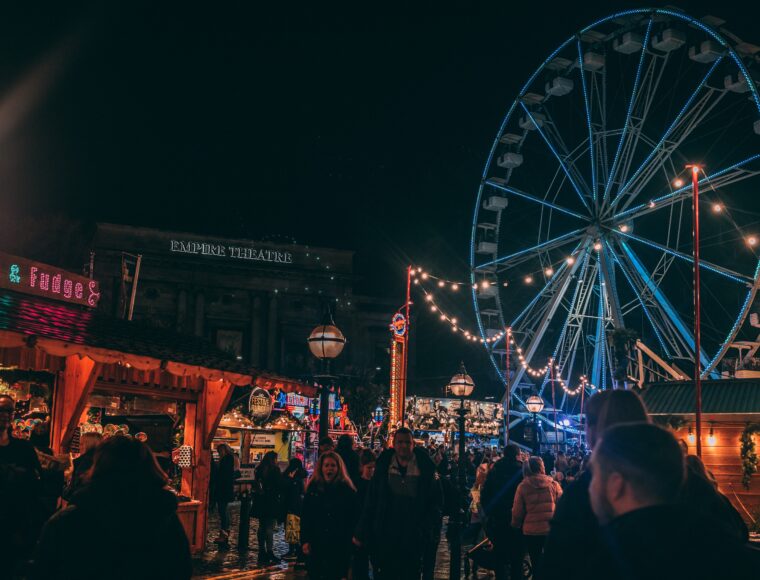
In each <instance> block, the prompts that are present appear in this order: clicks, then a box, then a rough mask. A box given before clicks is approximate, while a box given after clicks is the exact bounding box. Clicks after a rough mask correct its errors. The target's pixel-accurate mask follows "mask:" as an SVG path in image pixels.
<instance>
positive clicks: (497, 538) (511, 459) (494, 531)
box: [480, 445, 523, 578]
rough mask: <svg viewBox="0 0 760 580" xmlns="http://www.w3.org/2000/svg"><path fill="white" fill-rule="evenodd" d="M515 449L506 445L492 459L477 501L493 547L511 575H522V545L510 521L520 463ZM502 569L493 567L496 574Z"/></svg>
mask: <svg viewBox="0 0 760 580" xmlns="http://www.w3.org/2000/svg"><path fill="white" fill-rule="evenodd" d="M518 453H519V450H518V448H517V447H516V446H514V445H509V446H508V447H507V448H506V449H505V450H504V457H502V458H501V459H499V460H498V461H497V462H496V463H494V465H493V467H492V468H491V470H490V471H489V472H488V476H487V477H486V481H485V483H484V484H483V489H482V490H481V492H480V505H481V506H482V508H483V512H484V513H485V515H486V534H487V535H488V538H489V539H490V540H491V542H492V543H493V545H494V550H496V551H497V553H499V554H503V555H504V556H505V561H504V563H503V564H504V566H505V567H506V565H507V564H508V565H509V569H510V576H511V578H522V561H523V549H522V542H521V541H520V531H519V530H515V529H514V528H512V526H511V525H510V524H511V522H512V504H513V503H514V501H515V492H516V491H517V486H518V485H520V482H521V481H522V463H520V462H519V461H518V460H517V456H518ZM505 572H506V571H505V570H504V569H497V570H496V575H497V577H498V578H503V577H505V575H506V574H505Z"/></svg>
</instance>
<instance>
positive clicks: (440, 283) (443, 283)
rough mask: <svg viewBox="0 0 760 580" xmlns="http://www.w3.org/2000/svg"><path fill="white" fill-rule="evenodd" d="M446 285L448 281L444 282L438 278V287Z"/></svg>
mask: <svg viewBox="0 0 760 580" xmlns="http://www.w3.org/2000/svg"><path fill="white" fill-rule="evenodd" d="M445 285H446V282H444V281H443V280H438V287H439V288H443V287H444V286H445Z"/></svg>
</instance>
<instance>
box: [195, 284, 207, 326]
mask: <svg viewBox="0 0 760 580" xmlns="http://www.w3.org/2000/svg"><path fill="white" fill-rule="evenodd" d="M205 318H206V302H205V297H204V295H203V292H198V293H197V294H196V295H195V331H194V334H195V336H203V326H204V323H205Z"/></svg>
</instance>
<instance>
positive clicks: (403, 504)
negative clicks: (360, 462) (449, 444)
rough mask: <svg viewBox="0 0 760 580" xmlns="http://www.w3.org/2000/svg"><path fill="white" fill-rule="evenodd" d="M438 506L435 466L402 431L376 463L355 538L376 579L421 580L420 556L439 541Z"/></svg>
mask: <svg viewBox="0 0 760 580" xmlns="http://www.w3.org/2000/svg"><path fill="white" fill-rule="evenodd" d="M442 500H443V498H442V492H441V485H440V481H439V477H438V474H437V473H436V468H435V464H434V463H433V461H432V459H430V457H429V456H428V454H427V453H426V452H425V450H424V449H419V448H415V446H414V438H413V437H412V432H411V431H410V430H409V429H407V428H405V427H402V428H401V429H399V430H398V431H396V432H395V433H394V435H393V448H392V449H388V450H386V451H384V452H383V453H382V455H380V457H379V458H378V460H377V465H376V468H375V475H374V476H373V477H372V481H371V482H370V485H369V489H368V490H367V497H366V499H365V501H364V509H363V511H362V515H361V518H360V520H359V524H358V526H357V530H356V537H355V538H354V543H355V544H356V545H357V546H359V547H361V546H366V547H367V549H368V550H369V553H370V557H371V559H372V566H373V569H374V570H375V578H378V579H379V580H386V579H387V580H406V579H409V580H411V579H412V578H414V579H416V580H418V579H419V578H420V574H421V573H422V568H423V554H425V553H427V552H428V551H429V550H432V549H433V548H434V547H435V546H436V545H437V541H438V539H439V537H440V521H441V505H442ZM430 564H431V563H429V562H428V563H427V566H426V567H428V568H430ZM434 566H435V562H432V567H433V568H434ZM431 569H432V568H431Z"/></svg>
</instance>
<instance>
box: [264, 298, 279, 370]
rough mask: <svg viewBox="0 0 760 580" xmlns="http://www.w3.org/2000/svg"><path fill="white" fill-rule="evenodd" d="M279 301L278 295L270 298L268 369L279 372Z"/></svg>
mask: <svg viewBox="0 0 760 580" xmlns="http://www.w3.org/2000/svg"><path fill="white" fill-rule="evenodd" d="M277 309H278V300H277V294H271V295H270V296H269V316H268V321H267V322H268V324H267V369H269V370H272V371H274V370H277V368H278V366H279V362H280V361H279V358H280V357H279V356H278V355H279V346H280V345H279V342H278V340H277V327H278V325H279V320H278V315H277V314H278V313H277Z"/></svg>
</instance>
